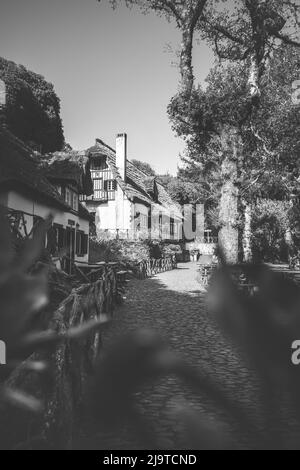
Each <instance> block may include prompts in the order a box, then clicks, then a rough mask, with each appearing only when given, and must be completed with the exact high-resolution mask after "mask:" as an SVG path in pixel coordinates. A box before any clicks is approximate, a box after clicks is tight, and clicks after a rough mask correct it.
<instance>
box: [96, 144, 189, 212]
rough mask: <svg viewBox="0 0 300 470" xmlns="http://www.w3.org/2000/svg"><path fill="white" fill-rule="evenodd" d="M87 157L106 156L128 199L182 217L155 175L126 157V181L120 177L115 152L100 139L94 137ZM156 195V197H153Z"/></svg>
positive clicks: (178, 206) (177, 205)
mask: <svg viewBox="0 0 300 470" xmlns="http://www.w3.org/2000/svg"><path fill="white" fill-rule="evenodd" d="M87 154H88V156H89V157H106V159H107V160H106V161H107V164H108V166H109V168H110V169H111V171H112V173H113V174H114V177H115V179H116V180H117V182H118V184H119V185H120V186H121V188H122V189H123V191H124V192H125V194H126V196H127V197H128V198H129V199H130V200H137V201H141V202H143V203H146V204H149V205H152V206H153V205H154V206H155V207H156V208H157V210H159V211H161V212H164V210H165V211H166V214H169V213H172V214H174V217H176V218H178V219H180V220H181V219H182V212H181V208H180V205H179V204H178V203H177V202H175V201H173V200H172V198H171V196H170V195H169V194H168V192H167V190H166V189H165V188H164V186H163V185H162V184H160V183H159V182H158V181H157V180H156V178H155V177H149V175H147V174H146V173H144V172H143V171H142V170H140V169H139V168H138V167H137V166H135V165H134V163H132V162H131V161H130V160H128V159H127V162H126V165H127V170H126V181H123V179H122V178H121V176H120V174H119V172H118V169H117V167H116V152H115V150H114V149H112V148H111V147H109V146H108V145H107V144H105V143H104V142H103V141H102V140H100V139H96V143H95V145H94V146H93V147H91V148H89V149H88V150H87ZM154 195H157V197H154Z"/></svg>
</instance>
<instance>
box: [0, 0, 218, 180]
mask: <svg viewBox="0 0 300 470" xmlns="http://www.w3.org/2000/svg"><path fill="white" fill-rule="evenodd" d="M0 8H1V10H0V45H1V46H0V47H1V50H0V55H1V56H2V57H4V58H6V59H9V60H12V61H14V62H16V63H18V64H23V65H24V66H25V67H27V68H28V69H30V70H32V71H34V72H36V73H39V74H41V75H43V76H44V77H45V78H46V80H48V81H50V82H52V83H53V85H54V88H55V91H56V93H57V95H58V96H59V98H60V100H61V116H62V120H63V125H64V133H65V139H66V141H67V142H68V143H70V144H71V145H72V147H73V148H75V149H86V148H88V147H90V146H91V145H93V144H94V142H95V138H100V139H102V140H104V141H105V142H106V143H107V144H109V145H110V146H112V147H115V136H116V134H118V133H121V132H126V133H127V134H128V156H129V158H130V159H133V158H135V159H138V160H142V161H145V162H148V163H150V164H151V166H152V167H153V168H154V169H155V170H156V171H157V172H158V173H166V172H169V173H171V174H176V171H177V165H178V163H179V155H180V153H181V152H182V151H183V150H184V143H183V141H182V140H180V139H179V138H177V137H176V136H175V135H174V132H173V131H172V129H171V125H170V123H169V120H168V116H167V111H166V110H167V105H168V103H169V102H170V99H171V98H172V96H174V95H175V93H176V92H177V90H178V83H179V78H180V76H179V70H178V68H177V66H176V62H177V60H178V59H177V54H176V51H178V49H179V45H180V33H179V31H178V30H177V29H176V26H175V24H173V23H168V22H167V21H166V19H165V18H159V17H157V16H156V15H155V14H149V15H143V14H142V13H141V12H140V11H139V10H138V9H132V10H129V9H127V8H126V7H125V6H120V7H118V8H117V10H112V8H111V7H110V5H109V2H108V0H102V1H101V2H100V3H99V2H97V0H26V1H22V2H19V1H18V2H17V1H16V0H0ZM212 64H213V54H212V52H211V51H210V50H209V49H208V47H207V46H205V45H204V44H196V45H195V51H194V67H195V76H196V80H197V82H200V83H203V81H204V79H205V77H206V76H207V74H208V72H209V69H210V67H211V66H212Z"/></svg>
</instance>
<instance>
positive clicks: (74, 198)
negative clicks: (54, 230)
mask: <svg viewBox="0 0 300 470" xmlns="http://www.w3.org/2000/svg"><path fill="white" fill-rule="evenodd" d="M72 209H74V211H76V212H78V194H77V193H75V191H74V192H73V201H72Z"/></svg>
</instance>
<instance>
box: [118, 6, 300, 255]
mask: <svg viewBox="0 0 300 470" xmlns="http://www.w3.org/2000/svg"><path fill="white" fill-rule="evenodd" d="M124 1H126V0H124ZM112 3H113V4H114V5H115V4H116V3H117V1H116V0H113V2H112ZM126 3H127V4H131V5H132V4H136V5H139V6H140V7H142V8H144V10H145V11H148V10H154V11H156V12H157V13H159V14H164V15H165V16H167V18H168V19H169V18H173V19H175V20H176V23H177V26H178V28H179V29H180V30H181V33H182V44H181V54H180V72H181V89H180V99H179V100H178V102H177V103H176V102H174V100H173V103H172V105H173V111H172V113H173V116H172V117H173V125H174V121H177V123H176V124H175V125H174V127H178V123H179V125H180V124H184V125H185V126H186V127H187V129H188V132H186V137H187V138H190V137H192V138H193V135H194V132H195V129H194V126H193V118H194V110H195V108H194V103H193V99H194V96H195V93H194V91H195V90H194V75H193V67H192V51H193V39H194V37H195V34H196V32H198V33H200V35H201V37H202V38H204V39H205V40H207V41H209V43H210V44H212V45H213V47H214V49H215V52H216V54H217V56H218V57H220V58H221V59H223V60H224V59H226V60H229V61H239V62H241V63H242V64H243V65H244V68H245V70H247V74H248V76H247V84H248V86H247V88H246V89H245V90H244V98H245V100H244V105H243V107H242V109H241V117H240V120H239V121H238V123H235V124H233V125H232V128H231V129H229V127H228V124H226V127H224V128H223V129H221V128H219V129H218V135H219V137H220V139H219V143H220V144H221V151H222V153H223V154H224V159H223V161H222V164H221V168H222V178H223V180H224V187H223V188H222V192H221V194H222V197H221V202H222V203H224V204H229V205H231V209H230V210H229V213H230V214H231V215H232V218H229V219H227V221H226V229H225V227H223V228H222V229H221V248H223V252H224V257H225V259H226V260H227V261H228V262H230V263H236V262H237V261H238V251H237V250H236V251H235V253H234V251H233V249H231V250H230V253H226V247H232V246H234V247H238V246H239V240H238V238H239V230H238V214H239V210H238V202H239V201H240V194H239V188H238V186H239V178H240V174H239V173H240V168H241V165H240V163H241V161H242V160H243V159H244V158H243V148H242V147H241V142H242V139H241V133H242V132H243V130H244V126H249V125H250V127H251V123H252V119H253V116H254V115H255V113H256V111H257V109H258V107H259V105H260V99H261V81H262V78H263V76H264V71H265V67H266V64H267V62H268V59H269V57H270V55H271V54H272V52H273V51H274V50H275V49H276V48H277V46H278V43H279V44H280V43H286V44H289V45H292V46H299V45H300V43H299V42H298V41H297V40H296V39H295V38H294V36H295V34H296V33H298V31H299V6H298V5H297V3H295V2H294V1H293V0H227V1H226V0H223V1H221V0H220V1H218V0H207V1H205V0H203V1H196V0H195V1H192V0H190V1H183V0H182V1H180V0H178V1H176V2H170V1H167V0H153V1H142V0H131V1H129V0H128V1H126ZM204 124H205V129H206V131H208V130H209V125H210V124H212V125H213V123H209V122H207V121H206V122H205V123H204ZM226 134H229V135H230V137H229V138H227V137H226ZM253 135H255V133H253ZM206 138H208V139H209V137H206ZM222 145H224V148H223V149H222ZM228 145H231V148H228ZM244 160H245V159H244ZM228 209H229V207H227V208H226V207H222V205H221V207H220V218H222V214H226V213H228ZM222 244H223V246H222Z"/></svg>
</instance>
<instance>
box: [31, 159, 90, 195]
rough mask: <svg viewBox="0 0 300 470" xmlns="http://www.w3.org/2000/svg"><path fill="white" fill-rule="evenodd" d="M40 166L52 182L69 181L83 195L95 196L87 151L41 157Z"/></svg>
mask: <svg viewBox="0 0 300 470" xmlns="http://www.w3.org/2000/svg"><path fill="white" fill-rule="evenodd" d="M39 165H40V167H41V168H42V169H43V171H44V173H45V175H46V176H47V178H49V179H50V180H52V181H66V180H67V181H69V182H70V183H73V184H75V185H76V186H77V187H78V190H79V192H80V193H81V194H86V195H87V196H90V195H91V194H93V182H92V179H91V173H90V161H89V158H88V156H87V154H86V152H85V151H75V150H66V151H63V152H54V153H50V154H47V155H43V156H39Z"/></svg>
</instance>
